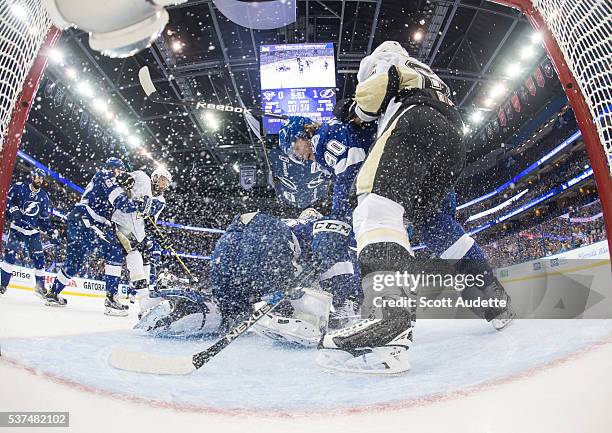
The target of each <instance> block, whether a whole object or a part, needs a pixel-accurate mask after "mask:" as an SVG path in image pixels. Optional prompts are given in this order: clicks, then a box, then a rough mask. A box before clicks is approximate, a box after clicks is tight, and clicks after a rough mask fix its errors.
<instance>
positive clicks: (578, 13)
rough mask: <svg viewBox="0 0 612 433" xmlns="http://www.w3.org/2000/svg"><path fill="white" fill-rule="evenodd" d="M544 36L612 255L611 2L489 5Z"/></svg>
mask: <svg viewBox="0 0 612 433" xmlns="http://www.w3.org/2000/svg"><path fill="white" fill-rule="evenodd" d="M490 1H492V2H494V3H499V4H503V5H506V6H511V7H514V8H516V9H519V10H520V11H521V12H523V14H525V16H526V17H527V19H528V20H529V22H530V23H531V24H532V25H533V27H534V28H535V29H536V30H537V31H538V32H540V33H541V35H542V38H543V41H544V45H545V47H546V51H547V52H548V56H549V57H550V60H551V62H552V63H553V65H554V67H555V69H556V71H557V75H558V76H559V80H560V81H561V85H562V86H563V88H564V89H565V93H566V94H567V97H568V99H569V101H570V104H571V106H572V108H573V110H574V113H575V115H576V119H577V121H578V124H579V126H580V130H581V131H582V137H583V139H584V143H585V147H586V149H587V153H588V155H589V159H590V161H591V166H592V167H593V171H594V176H595V182H596V183H597V190H598V193H599V196H600V199H601V203H602V207H603V214H604V218H605V223H606V231H607V234H608V247H609V251H610V254H611V255H612V1H610V0H490Z"/></svg>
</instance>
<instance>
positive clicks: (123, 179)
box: [115, 171, 136, 191]
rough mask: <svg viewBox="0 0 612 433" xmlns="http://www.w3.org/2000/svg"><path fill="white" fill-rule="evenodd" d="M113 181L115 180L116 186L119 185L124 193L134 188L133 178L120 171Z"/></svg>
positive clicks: (134, 181)
mask: <svg viewBox="0 0 612 433" xmlns="http://www.w3.org/2000/svg"><path fill="white" fill-rule="evenodd" d="M115 179H116V180H117V185H119V186H120V187H121V188H123V189H124V190H126V191H129V190H131V189H132V188H133V187H134V184H135V183H136V180H135V179H134V177H133V176H132V175H131V174H130V173H127V172H125V171H122V172H121V173H119V174H117V175H116V176H115Z"/></svg>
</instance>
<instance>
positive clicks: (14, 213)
mask: <svg viewBox="0 0 612 433" xmlns="http://www.w3.org/2000/svg"><path fill="white" fill-rule="evenodd" d="M8 212H9V215H10V217H11V222H13V223H15V224H17V223H19V221H21V217H22V216H23V214H22V213H21V211H20V210H19V208H18V207H17V206H14V207H12V208H10V209H9V211H8Z"/></svg>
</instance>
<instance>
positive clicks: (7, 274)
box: [0, 168, 57, 294]
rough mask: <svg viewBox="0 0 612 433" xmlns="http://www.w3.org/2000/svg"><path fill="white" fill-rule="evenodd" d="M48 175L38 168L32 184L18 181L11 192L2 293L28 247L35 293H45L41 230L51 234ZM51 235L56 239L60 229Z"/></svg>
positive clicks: (2, 266)
mask: <svg viewBox="0 0 612 433" xmlns="http://www.w3.org/2000/svg"><path fill="white" fill-rule="evenodd" d="M44 180H45V172H44V171H43V170H41V169H39V168H36V169H34V170H32V172H31V181H30V182H29V183H25V182H16V183H15V184H14V185H13V186H12V187H11V189H10V190H9V193H8V204H7V215H8V217H9V219H10V221H11V225H10V228H9V232H8V239H7V242H6V245H5V246H4V262H3V263H2V264H1V266H0V267H1V268H2V270H1V274H2V282H1V283H0V294H2V293H4V292H5V291H6V288H7V287H8V285H9V282H10V281H11V277H12V275H13V266H14V265H15V259H16V257H15V256H16V254H17V252H18V251H20V250H21V248H22V245H25V248H26V250H27V251H28V254H29V255H30V259H32V261H33V262H34V268H35V271H34V275H35V279H36V285H35V289H34V290H35V292H36V293H39V294H44V290H45V276H44V272H45V269H44V268H45V255H44V253H43V248H42V240H41V231H43V232H47V233H48V234H51V231H52V226H51V222H50V221H49V207H50V201H49V196H48V194H47V192H46V191H45V190H44V189H42V186H43V184H44ZM52 236H54V237H57V230H53V233H52Z"/></svg>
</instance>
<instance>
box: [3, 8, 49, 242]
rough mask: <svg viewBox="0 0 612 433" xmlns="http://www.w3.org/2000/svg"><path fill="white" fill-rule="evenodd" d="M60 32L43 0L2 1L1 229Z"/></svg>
mask: <svg viewBox="0 0 612 433" xmlns="http://www.w3.org/2000/svg"><path fill="white" fill-rule="evenodd" d="M58 35H59V31H58V30H57V29H55V28H52V27H51V21H50V19H49V17H48V16H47V13H46V12H45V9H44V8H43V7H42V4H41V1H40V0H3V1H0V156H1V157H2V164H1V166H0V233H1V232H2V227H3V225H4V224H3V222H4V209H5V206H6V194H7V192H8V188H9V185H10V182H11V177H12V173H13V168H14V166H15V157H16V153H17V148H18V146H19V142H20V140H21V135H22V133H23V128H24V126H25V122H26V120H27V117H28V113H29V111H30V106H31V104H32V101H33V100H34V96H35V95H36V89H37V88H38V85H39V83H40V79H41V78H42V74H43V71H44V68H45V65H46V57H47V56H46V54H47V53H46V51H47V50H46V49H44V48H45V47H50V46H51V45H52V44H53V43H54V42H55V40H56V39H57V37H58Z"/></svg>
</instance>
